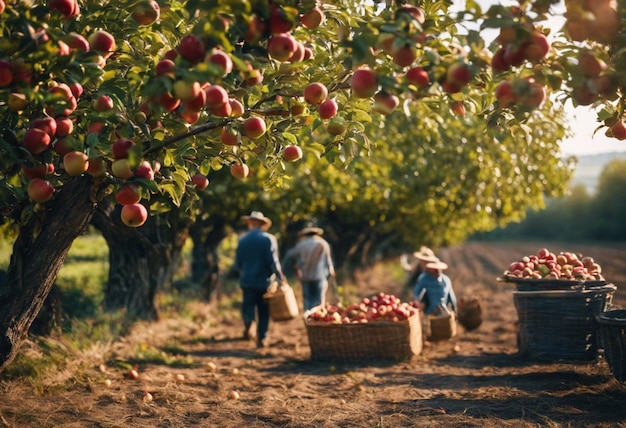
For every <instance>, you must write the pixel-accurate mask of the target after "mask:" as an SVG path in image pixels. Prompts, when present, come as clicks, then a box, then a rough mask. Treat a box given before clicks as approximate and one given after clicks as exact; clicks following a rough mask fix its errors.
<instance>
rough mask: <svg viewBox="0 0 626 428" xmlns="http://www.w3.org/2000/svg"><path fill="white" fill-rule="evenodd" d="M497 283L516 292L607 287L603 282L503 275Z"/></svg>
mask: <svg viewBox="0 0 626 428" xmlns="http://www.w3.org/2000/svg"><path fill="white" fill-rule="evenodd" d="M497 280H498V281H499V282H509V283H511V284H515V287H516V288H517V291H546V290H587V289H590V288H598V287H602V286H605V285H607V282H606V281H604V280H589V281H584V280H582V279H581V280H568V279H537V278H518V277H516V276H511V275H504V276H501V277H498V278H497Z"/></svg>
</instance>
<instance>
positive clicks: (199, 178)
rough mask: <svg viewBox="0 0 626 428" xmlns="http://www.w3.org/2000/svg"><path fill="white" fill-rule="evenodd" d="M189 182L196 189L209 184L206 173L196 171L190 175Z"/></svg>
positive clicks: (201, 188)
mask: <svg viewBox="0 0 626 428" xmlns="http://www.w3.org/2000/svg"><path fill="white" fill-rule="evenodd" d="M190 181H191V184H192V185H193V186H195V188H196V190H204V189H206V188H207V186H208V185H209V179H208V178H207V176H206V175H204V174H201V173H199V172H198V173H196V174H194V175H193V176H192V177H191V180H190Z"/></svg>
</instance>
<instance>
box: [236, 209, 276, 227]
mask: <svg viewBox="0 0 626 428" xmlns="http://www.w3.org/2000/svg"><path fill="white" fill-rule="evenodd" d="M241 218H242V219H244V220H245V221H249V220H258V221H260V222H263V223H265V224H266V225H267V227H270V226H271V225H272V220H270V219H269V218H268V217H265V216H264V215H263V213H262V212H261V211H252V212H251V213H250V215H244V216H242V217H241Z"/></svg>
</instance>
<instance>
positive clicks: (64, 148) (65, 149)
mask: <svg viewBox="0 0 626 428" xmlns="http://www.w3.org/2000/svg"><path fill="white" fill-rule="evenodd" d="M52 148H53V149H54V151H55V152H57V153H58V154H59V155H60V156H65V155H66V154H68V153H69V152H72V151H74V150H75V149H76V147H74V139H73V138H59V139H58V140H57V141H56V142H55V143H54V146H52Z"/></svg>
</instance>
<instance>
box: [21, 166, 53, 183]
mask: <svg viewBox="0 0 626 428" xmlns="http://www.w3.org/2000/svg"><path fill="white" fill-rule="evenodd" d="M22 174H24V177H26V178H27V179H29V180H32V179H34V178H44V177H45V176H46V174H48V165H47V164H45V163H40V164H37V165H22Z"/></svg>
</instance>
